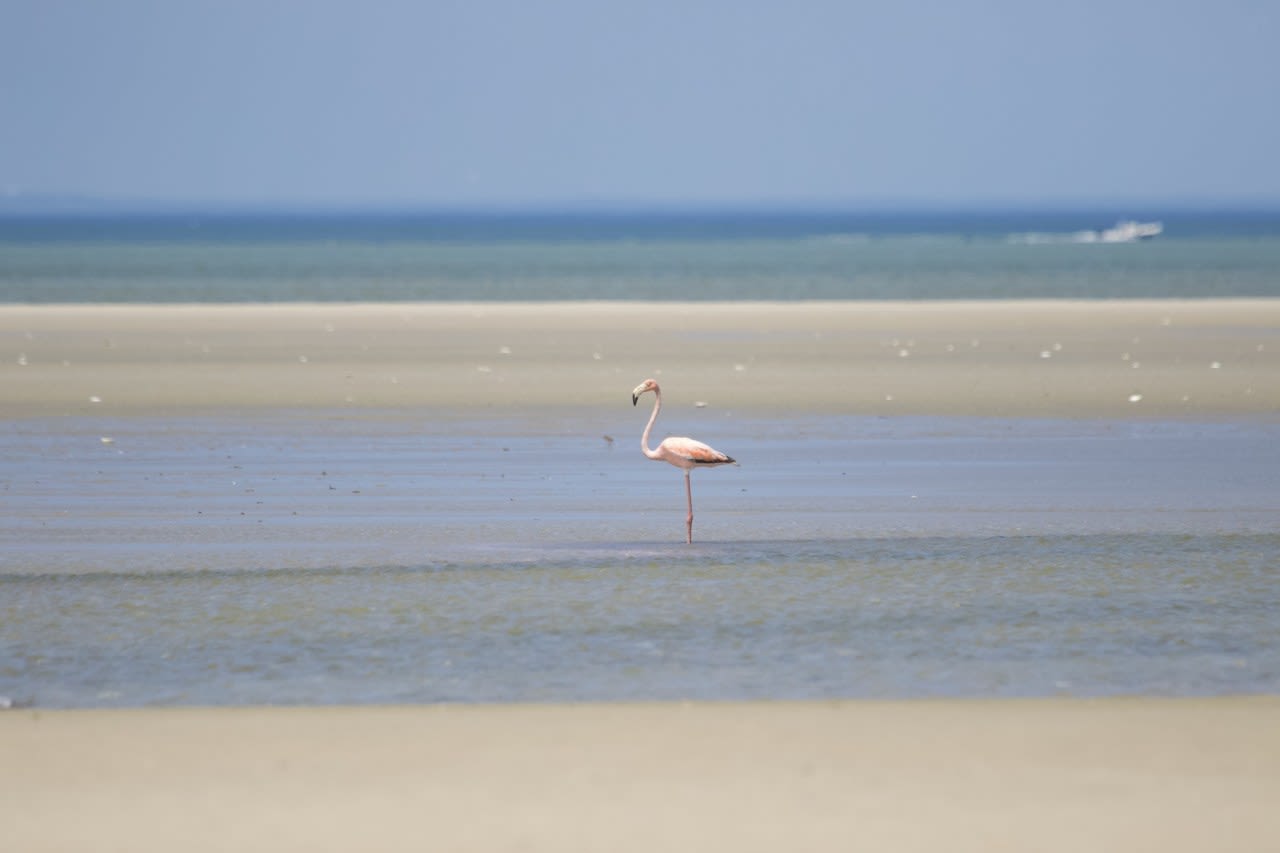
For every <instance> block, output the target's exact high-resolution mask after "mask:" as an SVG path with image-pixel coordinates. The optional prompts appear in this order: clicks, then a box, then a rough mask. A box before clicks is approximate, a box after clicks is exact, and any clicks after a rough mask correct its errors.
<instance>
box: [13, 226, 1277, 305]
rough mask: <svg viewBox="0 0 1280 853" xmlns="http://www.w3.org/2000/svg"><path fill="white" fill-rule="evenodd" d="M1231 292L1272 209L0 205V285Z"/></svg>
mask: <svg viewBox="0 0 1280 853" xmlns="http://www.w3.org/2000/svg"><path fill="white" fill-rule="evenodd" d="M1144 214H1145V215H1144ZM1129 219H1132V220H1140V221H1159V222H1161V223H1162V225H1163V228H1164V230H1163V232H1162V233H1161V234H1160V235H1159V236H1158V237H1157V238H1155V239H1152V240H1148V241H1138V242H1132V243H1104V242H1097V240H1096V238H1097V237H1098V236H1099V235H1101V234H1102V233H1103V232H1105V231H1106V230H1107V229H1110V228H1112V227H1114V226H1115V225H1116V223H1117V222H1119V221H1121V220H1129ZM1243 296H1280V211H1276V212H1265V211H1262V212H1259V211H1254V212H1223V211H1218V212H1203V211H1192V212H1183V213H1178V212H1176V211H1175V212H1160V211H1155V212H1150V211H1147V212H1138V213H1134V212H1133V211H1119V212H1117V211H1078V212H1066V213H1063V212H1004V213H990V212H988V213H948V214H941V213H937V214H925V213H896V214H868V213H846V214H841V213H754V214H753V213H723V212H714V211H712V212H704V213H691V212H685V213H668V214H660V213H601V214H595V215H588V214H568V213H563V214H551V213H543V214H533V213H511V214H479V213H474V214H420V215H407V214H406V215H391V214H379V215H375V214H366V215H353V214H346V215H341V214H329V215H324V214H316V213H313V214H307V215H302V214H295V215H286V214H279V215H265V214H262V215H253V216H249V215H233V214H169V215H163V216H161V215H139V214H135V215H127V216H126V215H121V216H114V217H104V216H98V217H90V216H81V217H52V218H16V217H12V216H9V217H4V216H0V302H24V303H56V302H115V303H118V302H291V301H304V302H313V301H319V302H329V301H373V302H381V301H405V300H410V301H416V300H427V301H431V300H450V301H457V300H476V301H489V300H521V301H523V300H532V301H548V300H581V299H641V300H792V299H1023V298H1032V299H1035V298H1102V299H1109V298H1139V297H1179V298H1201V297H1243Z"/></svg>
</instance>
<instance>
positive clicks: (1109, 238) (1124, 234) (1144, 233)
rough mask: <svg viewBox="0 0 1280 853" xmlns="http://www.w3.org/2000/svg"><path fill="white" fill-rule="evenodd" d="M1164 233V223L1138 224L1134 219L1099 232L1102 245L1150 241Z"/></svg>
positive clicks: (1099, 240)
mask: <svg viewBox="0 0 1280 853" xmlns="http://www.w3.org/2000/svg"><path fill="white" fill-rule="evenodd" d="M1163 231H1164V223H1163V222H1136V221H1134V220H1132V219H1129V220H1124V221H1121V222H1117V223H1116V224H1115V226H1114V227H1112V228H1108V229H1107V230H1105V231H1099V232H1098V242H1100V243H1136V242H1137V241H1139V240H1150V239H1151V238H1152V237H1158V236H1159V235H1160V234H1161V232H1163Z"/></svg>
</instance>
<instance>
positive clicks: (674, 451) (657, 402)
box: [631, 379, 738, 545]
mask: <svg viewBox="0 0 1280 853" xmlns="http://www.w3.org/2000/svg"><path fill="white" fill-rule="evenodd" d="M646 391H652V392H653V414H652V415H649V423H647V424H645V427H644V435H642V436H640V449H641V450H643V451H644V455H645V456H648V457H649V458H650V459H659V460H661V461H663V462H669V463H670V464H672V465H674V466H676V467H677V468H683V469H684V494H685V497H686V498H687V499H688V501H689V516H688V517H687V518H686V519H685V520H684V524H685V541H686V542H688V543H689V544H690V545H692V544H693V488H692V487H691V486H690V485H689V472H690V471H692V470H693V469H694V468H714V467H715V466H716V465H736V464H738V463H737V462H736V461H735V460H734V458H733V457H732V456H726V455H725V454H723V453H721V452H720V451H719V450H716V449H714V448H712V447H708V446H707V445H705V444H703V443H702V442H701V441H694V440H693V439H692V438H676V437H674V436H672V437H669V438H664V439H663V440H662V443H661V444H659V445H658V447H657V449H656V450H650V449H649V433H650V431H652V430H653V423H654V421H656V420H657V419H658V412H660V411H662V389H661V388H659V387H658V383H657V382H655V381H653V380H652V379H646V380H645V381H643V382H641V383H640V384H639V385H637V386H636V387H635V390H634V391H632V392H631V405H633V406H634V405H635V404H636V403H637V402H639V400H640V395H641V394H643V393H644V392H646Z"/></svg>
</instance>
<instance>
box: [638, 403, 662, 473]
mask: <svg viewBox="0 0 1280 853" xmlns="http://www.w3.org/2000/svg"><path fill="white" fill-rule="evenodd" d="M661 410H662V392H661V391H658V390H657V389H654V392H653V414H651V415H649V423H647V424H645V426H644V434H643V435H641V436H640V449H641V450H643V451H644V455H645V456H648V457H649V458H650V459H661V458H662V456H661V454H659V453H658V451H656V450H650V449H649V433H650V432H652V431H653V424H654V422H655V421H657V420H658V412H659V411H661Z"/></svg>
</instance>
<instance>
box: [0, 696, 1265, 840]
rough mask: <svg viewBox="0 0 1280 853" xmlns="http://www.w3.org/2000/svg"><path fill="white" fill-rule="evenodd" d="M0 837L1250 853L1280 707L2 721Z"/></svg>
mask: <svg viewBox="0 0 1280 853" xmlns="http://www.w3.org/2000/svg"><path fill="white" fill-rule="evenodd" d="M0 754H3V755H4V756H5V772H4V773H3V774H0V810H2V811H3V816H4V819H3V820H0V848H3V849H5V850H22V851H44V850H85V851H98V850H115V849H127V850H133V851H166V853H167V851H173V850H185V851H200V850H270V851H290V850H307V851H315V850H343V851H346V850H423V849H430V850H451V851H459V850H486V851H492V850H535V851H537V850H548V851H571V850H615V851H654V850H698V851H703V850H730V851H756V850H760V851H777V850H851V849H866V850H975V851H977V850H981V851H991V850H1062V851H1073V853H1074V851H1081V850H1091V851H1098V850H1123V851H1139V850H1160V851H1166V852H1167V851H1182V850H1186V851H1197V853H1199V851H1204V850H1265V849H1275V845H1276V843H1277V841H1280V809H1277V808H1276V803H1278V802H1280V699H1277V698H1274V697H1258V698H1224V699H1170V700H1159V699H1114V700H1098V701H1091V700H1030V701H938V702H912V703H901V702H888V703H758V704H695V705H680V704H666V705H595V706H590V705H588V706H489V707H460V706H454V707H422V708H363V709H361V708H310V709H230V710H174V709H170V710H134V711H53V712H48V711H41V712H35V711H15V712H9V713H5V714H2V715H0Z"/></svg>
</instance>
